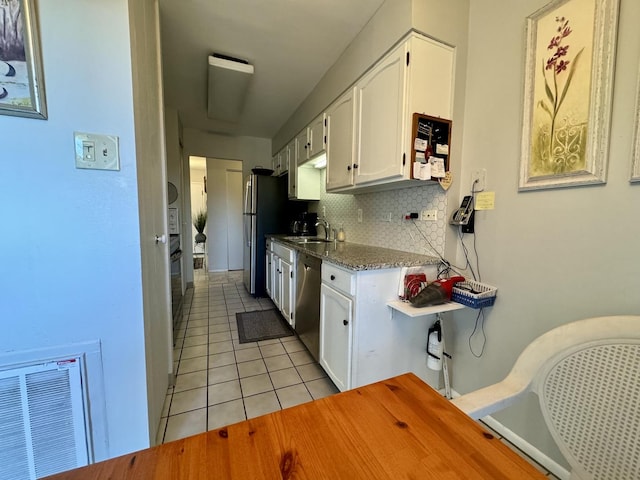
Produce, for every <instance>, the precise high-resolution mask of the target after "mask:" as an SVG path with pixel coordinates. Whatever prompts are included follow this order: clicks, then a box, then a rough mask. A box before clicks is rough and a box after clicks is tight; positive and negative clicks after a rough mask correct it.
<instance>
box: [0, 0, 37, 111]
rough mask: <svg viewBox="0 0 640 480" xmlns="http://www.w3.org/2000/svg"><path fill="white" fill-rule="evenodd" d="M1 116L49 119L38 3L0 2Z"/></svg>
mask: <svg viewBox="0 0 640 480" xmlns="http://www.w3.org/2000/svg"><path fill="white" fill-rule="evenodd" d="M0 114H3V115H15V116H20V117H30V118H39V119H43V120H46V118H47V106H46V101H45V92H44V78H43V74H42V59H41V56H40V41H39V35H38V22H37V17H36V8H35V0H0Z"/></svg>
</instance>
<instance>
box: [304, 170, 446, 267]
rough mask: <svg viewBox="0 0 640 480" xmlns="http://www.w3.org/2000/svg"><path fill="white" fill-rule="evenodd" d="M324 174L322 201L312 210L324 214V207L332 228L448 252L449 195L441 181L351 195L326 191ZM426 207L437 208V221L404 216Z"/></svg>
mask: <svg viewBox="0 0 640 480" xmlns="http://www.w3.org/2000/svg"><path fill="white" fill-rule="evenodd" d="M324 175H325V172H324V171H323V175H322V177H323V178H322V180H321V181H322V185H323V187H322V191H321V194H320V201H319V202H310V205H309V210H310V211H315V212H317V213H318V216H322V211H323V207H324V208H325V209H326V212H327V220H328V222H329V223H330V225H331V228H332V229H333V228H335V229H339V228H340V227H343V228H344V231H345V233H346V241H347V242H353V243H361V244H364V245H373V246H376V247H384V248H392V249H394V250H403V251H407V252H416V253H422V254H425V255H434V253H435V252H437V253H439V254H440V255H444V242H445V240H444V239H445V227H446V225H447V221H446V220H447V219H446V207H447V196H446V193H445V192H444V191H443V190H442V188H441V187H440V185H438V184H428V185H419V186H416V187H408V188H402V189H398V190H388V191H383V192H375V193H362V194H358V195H349V194H339V193H326V191H325V190H324ZM358 209H362V223H358ZM425 209H427V210H437V211H438V219H437V220H436V221H435V222H427V221H423V220H420V219H416V220H415V221H412V220H404V214H405V213H407V212H417V213H418V214H420V213H421V212H422V210H425ZM389 215H390V216H391V217H390V218H391V221H389ZM425 238H426V239H428V241H427V240H426V239H425ZM429 243H430V244H431V245H432V246H433V249H435V252H434V250H433V249H432V248H431V247H430V245H429Z"/></svg>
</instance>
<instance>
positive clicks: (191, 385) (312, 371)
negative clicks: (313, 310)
mask: <svg viewBox="0 0 640 480" xmlns="http://www.w3.org/2000/svg"><path fill="white" fill-rule="evenodd" d="M194 277H195V278H194V287H193V288H190V289H188V290H187V292H186V294H185V299H184V307H183V319H182V322H181V323H180V325H179V326H178V331H177V334H176V345H175V349H174V359H175V361H174V372H176V382H175V386H173V387H169V390H168V391H167V396H166V398H165V403H164V409H163V412H162V419H161V422H160V428H159V430H158V438H157V443H165V442H170V441H173V440H177V439H179V438H184V437H187V436H190V435H195V434H197V433H201V432H205V431H207V430H213V429H216V428H219V427H222V426H225V425H230V424H232V423H236V422H240V421H243V420H246V419H247V418H254V417H258V416H260V415H264V414H266V413H270V412H274V411H276V410H280V409H282V408H288V407H292V406H294V405H298V404H300V403H304V402H310V401H311V400H315V399H318V398H322V397H326V396H327V395H332V394H334V393H337V392H338V389H337V388H336V387H335V385H333V383H332V382H331V380H329V378H328V377H327V376H326V374H325V372H324V370H323V369H322V368H321V367H320V366H319V365H318V364H317V363H316V362H315V361H314V359H313V357H312V356H311V355H310V354H309V352H308V351H307V350H306V348H305V346H304V345H303V344H302V342H300V340H298V339H297V337H295V336H291V337H283V338H280V339H275V340H265V341H262V342H257V343H243V344H241V343H239V342H238V327H237V324H236V312H245V311H246V312H249V311H253V310H267V309H270V308H275V307H274V305H273V303H272V302H271V300H269V299H268V298H258V299H256V298H253V297H252V296H251V295H249V294H248V293H247V291H246V289H245V288H244V284H243V282H242V272H241V271H232V272H223V273H209V274H208V275H207V273H206V272H204V270H202V269H200V270H195V271H194ZM483 426H484V427H485V428H486V429H487V430H489V431H492V430H491V429H490V428H489V427H488V426H487V425H484V424H483ZM492 432H493V431H492ZM493 434H494V435H495V436H496V437H498V438H499V439H500V440H501V441H503V442H504V443H505V444H507V445H508V446H509V447H510V448H511V449H513V450H514V451H515V452H516V453H518V454H519V455H520V456H522V457H523V458H524V459H526V460H527V461H529V462H530V463H532V464H533V465H534V466H535V467H536V468H537V469H538V470H540V471H541V472H542V473H543V474H545V475H547V476H548V477H549V478H551V479H556V480H557V477H555V476H554V475H553V474H551V473H549V471H548V470H546V469H545V468H544V467H543V466H541V465H539V464H538V463H536V462H535V461H534V460H533V459H531V458H530V457H529V456H527V455H526V454H525V453H524V452H522V451H521V450H519V449H518V448H517V447H515V446H514V445H512V444H511V443H510V442H508V441H507V440H506V439H504V438H503V437H502V436H501V435H499V434H498V433H496V432H493Z"/></svg>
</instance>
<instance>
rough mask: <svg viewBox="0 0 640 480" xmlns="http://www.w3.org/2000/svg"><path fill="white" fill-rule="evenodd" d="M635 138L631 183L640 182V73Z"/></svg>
mask: <svg viewBox="0 0 640 480" xmlns="http://www.w3.org/2000/svg"><path fill="white" fill-rule="evenodd" d="M633 131H634V132H635V134H634V137H633V140H634V141H633V152H632V156H631V178H630V179H629V181H630V182H640V72H638V87H637V89H636V109H635V122H634V130H633Z"/></svg>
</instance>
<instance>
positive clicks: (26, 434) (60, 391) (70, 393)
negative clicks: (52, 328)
mask: <svg viewBox="0 0 640 480" xmlns="http://www.w3.org/2000/svg"><path fill="white" fill-rule="evenodd" d="M81 372H82V365H81V357H77V358H72V359H68V360H63V361H55V362H48V363H46V364H40V365H30V366H23V367H20V368H14V369H11V370H2V371H0V465H1V466H2V467H0V479H1V480H5V479H6V480H14V479H15V480H26V479H32V480H33V479H36V478H41V477H45V476H47V475H52V474H54V473H58V472H62V471H64V470H69V469H71V468H75V467H79V466H82V465H87V463H88V460H89V455H88V452H89V450H88V447H87V445H88V443H87V440H88V439H87V433H86V432H87V429H86V428H85V409H84V393H83V387H82V378H81V377H82V374H81Z"/></svg>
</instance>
